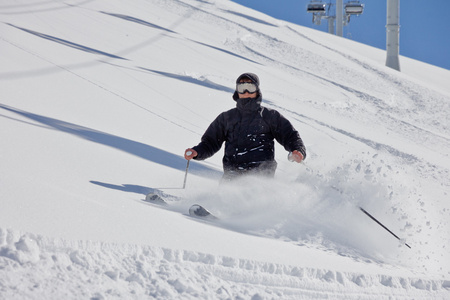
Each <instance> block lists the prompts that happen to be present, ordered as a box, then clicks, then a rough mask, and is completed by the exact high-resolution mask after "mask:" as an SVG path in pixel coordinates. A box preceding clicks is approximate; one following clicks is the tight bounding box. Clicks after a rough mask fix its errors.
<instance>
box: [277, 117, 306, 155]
mask: <svg viewBox="0 0 450 300" xmlns="http://www.w3.org/2000/svg"><path fill="white" fill-rule="evenodd" d="M270 113H271V115H272V116H271V120H270V123H271V128H272V134H273V135H274V137H275V139H276V140H277V142H278V143H280V144H281V145H282V146H283V147H284V149H286V151H289V152H292V151H294V150H298V151H300V153H301V154H302V155H303V157H304V158H306V148H305V145H304V144H303V140H302V138H301V137H300V134H299V133H298V131H297V130H295V128H294V126H292V124H291V122H289V120H288V119H286V118H285V117H283V116H282V115H281V114H280V113H279V112H277V111H275V110H271V111H270Z"/></svg>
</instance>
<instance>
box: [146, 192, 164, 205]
mask: <svg viewBox="0 0 450 300" xmlns="http://www.w3.org/2000/svg"><path fill="white" fill-rule="evenodd" d="M145 201H146V202H150V203H156V204H167V202H166V200H164V199H163V198H162V197H161V196H160V195H158V194H154V193H149V194H147V195H146V196H145Z"/></svg>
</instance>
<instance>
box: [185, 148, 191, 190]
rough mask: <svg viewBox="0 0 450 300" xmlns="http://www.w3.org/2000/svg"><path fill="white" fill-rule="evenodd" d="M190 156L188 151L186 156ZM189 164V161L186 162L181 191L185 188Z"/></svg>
mask: <svg viewBox="0 0 450 300" xmlns="http://www.w3.org/2000/svg"><path fill="white" fill-rule="evenodd" d="M191 154H192V151H188V152H186V155H187V156H189V155H191ZM189 162H190V160H188V161H187V164H186V172H185V173H184V182H183V189H184V188H186V179H187V175H188V170H189Z"/></svg>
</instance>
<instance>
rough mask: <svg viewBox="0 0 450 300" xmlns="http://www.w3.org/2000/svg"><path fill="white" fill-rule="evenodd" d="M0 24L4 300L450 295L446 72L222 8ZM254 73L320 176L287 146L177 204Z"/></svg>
mask: <svg viewBox="0 0 450 300" xmlns="http://www.w3.org/2000/svg"><path fill="white" fill-rule="evenodd" d="M0 20H1V22H0V49H1V53H2V55H1V56H0V90H1V101H0V127H1V128H2V130H0V140H1V147H0V166H1V168H0V201H1V202H0V203H1V209H0V298H2V299H60V298H68V299H80V298H89V299H145V298H159V299H167V298H172V299H174V298H175V299H180V298H181V299H191V298H203V299H233V298H238V299H247V298H251V299H271V298H282V299H322V298H332V299H412V298H414V299H430V298H432V299H449V298H450V251H449V245H450V234H449V233H450V225H449V220H450V203H449V192H450V184H449V178H450V176H449V170H450V158H449V154H448V149H449V148H450V132H449V124H450V123H449V119H450V115H449V113H448V111H449V110H450V86H449V85H448V82H450V71H448V70H444V69H440V68H437V67H434V66H431V65H427V64H424V63H422V62H418V61H414V60H411V59H408V58H405V57H400V64H401V68H402V72H397V71H394V70H391V69H389V68H386V67H385V66H384V62H385V52H384V51H382V50H379V49H376V48H373V47H369V46H366V45H363V44H359V43H356V42H353V41H350V40H346V39H342V38H339V37H336V36H332V35H329V34H326V33H323V32H318V31H315V30H312V29H308V28H304V27H301V26H297V25H295V24H291V23H287V22H282V21H279V20H276V19H273V18H271V17H268V16H266V15H263V14H261V13H259V12H256V11H254V10H251V9H248V8H245V7H243V6H240V5H238V4H236V3H233V2H231V1H226V0H208V1H203V0H198V1H196V0H180V1H164V0H153V1H143V0H135V1H132V2H130V3H128V2H127V3H126V4H125V3H124V2H123V1H118V0H110V1H102V0H99V1H75V0H71V1H65V2H60V1H45V2H33V1H29V0H16V1H12V0H4V1H3V2H2V4H1V5H0ZM244 72H254V73H256V74H258V76H259V77H260V79H261V89H262V93H263V99H264V105H266V106H267V107H270V108H274V109H277V110H278V111H280V112H281V113H282V114H283V115H284V116H285V117H287V118H288V119H289V120H290V121H291V122H292V123H293V125H294V127H295V128H296V129H298V130H299V132H300V134H301V136H302V138H303V140H304V141H305V144H306V148H307V154H308V157H307V159H306V161H305V162H304V163H302V164H295V163H292V162H289V161H288V160H287V153H286V151H285V150H284V149H283V148H282V147H281V146H277V148H276V159H277V161H278V171H277V175H276V178H275V179H274V180H270V181H267V180H263V179H258V178H246V179H242V180H240V181H239V182H238V183H236V184H233V185H229V184H224V185H219V181H220V176H221V173H222V171H221V170H222V167H221V159H222V151H220V153H218V154H216V155H215V156H214V157H212V158H210V159H208V160H206V161H204V162H196V161H193V162H191V163H190V166H189V169H188V175H187V182H186V188H185V189H183V188H182V187H183V181H184V178H185V174H186V173H185V171H186V161H185V160H184V158H183V152H184V150H185V149H186V148H188V147H192V146H194V145H196V144H197V143H198V142H199V140H200V137H201V135H202V134H203V132H204V130H206V128H207V126H208V125H209V124H210V122H212V120H214V118H215V117H216V116H217V115H218V114H219V113H221V112H222V111H225V110H228V109H230V108H232V107H233V106H234V102H233V100H232V99H231V95H232V92H233V90H234V81H235V79H236V78H237V76H239V75H240V74H241V73H244ZM150 192H153V193H158V194H165V195H169V196H170V197H169V198H168V199H169V200H168V201H169V204H170V205H169V206H158V205H152V204H149V203H147V202H145V201H143V200H144V199H145V195H146V194H147V193H150ZM194 203H199V204H201V205H203V206H205V207H206V208H208V209H209V210H210V211H211V212H212V213H213V214H215V215H216V216H218V217H219V220H218V221H216V222H208V221H202V220H196V219H193V218H191V217H189V216H188V215H187V212H188V208H189V207H190V205H192V204H194ZM359 207H363V208H364V209H365V210H367V211H368V212H370V213H371V214H372V215H374V216H375V217H376V218H377V219H378V220H379V221H381V222H382V223H383V224H384V225H385V226H386V227H387V228H389V229H390V230H392V231H393V232H394V233H395V234H396V235H398V236H399V237H400V238H401V240H400V241H399V240H397V239H396V238H395V237H393V236H392V235H391V234H389V233H388V232H387V231H386V230H384V229H383V228H382V227H381V226H379V225H378V224H376V223H375V222H374V221H372V220H371V219H370V218H368V217H367V216H366V215H364V214H363V213H362V212H361V211H360V210H359ZM405 243H407V244H408V245H410V246H411V249H409V248H407V247H406V246H405V245H404V244H405Z"/></svg>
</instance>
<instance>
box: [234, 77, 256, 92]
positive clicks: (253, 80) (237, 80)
mask: <svg viewBox="0 0 450 300" xmlns="http://www.w3.org/2000/svg"><path fill="white" fill-rule="evenodd" d="M243 78H248V79H250V80H251V81H252V82H253V83H254V84H256V86H257V87H258V89H259V78H258V75H256V74H253V73H244V74H242V75H241V76H239V77H238V78H237V79H236V83H239V81H241V79H243Z"/></svg>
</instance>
